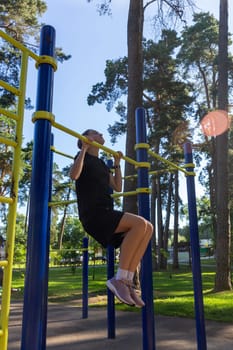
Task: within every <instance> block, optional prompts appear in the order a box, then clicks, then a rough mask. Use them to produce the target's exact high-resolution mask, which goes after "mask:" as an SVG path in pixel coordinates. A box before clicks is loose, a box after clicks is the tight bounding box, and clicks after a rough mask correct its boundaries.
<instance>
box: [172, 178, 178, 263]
mask: <svg viewBox="0 0 233 350" xmlns="http://www.w3.org/2000/svg"><path fill="white" fill-rule="evenodd" d="M178 191H179V174H178V172H176V173H175V191H174V192H175V196H174V198H175V200H174V203H175V206H174V239H173V264H172V265H173V268H174V269H178V268H179V258H178V232H179V227H178V225H179V201H178V198H179V195H178V193H179V192H178Z"/></svg>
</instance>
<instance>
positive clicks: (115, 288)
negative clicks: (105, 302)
mask: <svg viewBox="0 0 233 350" xmlns="http://www.w3.org/2000/svg"><path fill="white" fill-rule="evenodd" d="M107 287H108V288H109V289H110V290H111V291H112V292H113V294H114V295H115V296H116V297H117V298H118V299H119V300H120V301H121V302H123V303H125V304H127V305H131V306H133V305H134V304H135V302H134V300H133V299H132V297H131V296H130V290H129V287H128V286H127V284H126V283H124V281H122V280H117V279H116V278H115V277H113V278H111V279H110V280H108V281H107Z"/></svg>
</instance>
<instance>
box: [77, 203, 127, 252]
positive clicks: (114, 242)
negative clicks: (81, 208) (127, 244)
mask: <svg viewBox="0 0 233 350" xmlns="http://www.w3.org/2000/svg"><path fill="white" fill-rule="evenodd" d="M123 215H124V213H123V212H122V211H118V210H113V209H108V208H107V209H106V208H98V209H96V210H93V211H92V212H91V213H88V214H86V215H85V216H84V217H82V218H80V220H81V222H82V225H83V228H84V229H85V231H86V232H87V233H88V234H89V235H90V236H92V237H93V238H94V239H95V240H96V241H97V242H99V243H100V244H101V245H102V246H103V247H104V248H106V247H107V246H108V245H111V246H113V247H114V248H119V247H120V245H121V243H122V241H123V239H124V235H125V233H124V232H122V233H114V232H115V230H116V228H117V226H118V224H119V222H120V220H121V218H122V216H123Z"/></svg>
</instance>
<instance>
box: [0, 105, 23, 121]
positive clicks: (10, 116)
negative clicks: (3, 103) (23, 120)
mask: <svg viewBox="0 0 233 350" xmlns="http://www.w3.org/2000/svg"><path fill="white" fill-rule="evenodd" d="M0 114H3V115H5V116H6V117H8V118H10V119H14V120H16V121H17V120H19V116H18V115H16V114H15V113H12V112H10V111H8V110H6V109H4V108H0Z"/></svg>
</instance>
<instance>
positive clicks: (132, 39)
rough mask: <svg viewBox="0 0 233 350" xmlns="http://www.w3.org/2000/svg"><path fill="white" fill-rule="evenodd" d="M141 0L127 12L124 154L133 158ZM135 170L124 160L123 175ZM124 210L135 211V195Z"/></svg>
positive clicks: (126, 188) (140, 87)
mask: <svg viewBox="0 0 233 350" xmlns="http://www.w3.org/2000/svg"><path fill="white" fill-rule="evenodd" d="M143 20H144V19H143V0H130V5H129V14H128V29H127V39H128V102H127V108H128V115H127V135H126V154H127V155H128V156H129V157H131V158H133V159H135V151H134V145H135V140H136V137H135V110H136V108H137V107H141V106H142V92H143V84H142V72H143V55H142V36H143ZM134 172H135V169H134V166H133V165H131V164H129V163H128V162H126V164H125V175H131V174H133V173H134ZM135 188H136V181H125V185H124V191H125V192H128V191H132V190H135ZM124 210H126V211H129V212H132V213H137V201H136V199H135V197H132V196H130V197H125V198H124Z"/></svg>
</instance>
